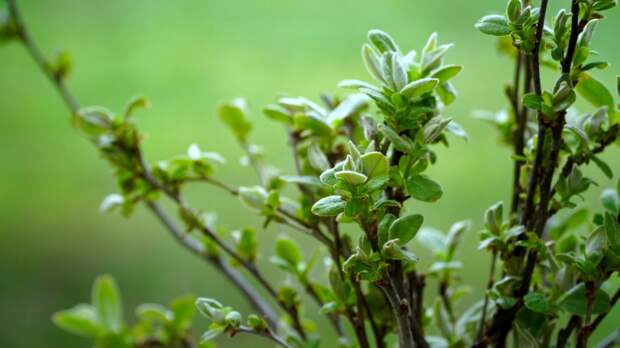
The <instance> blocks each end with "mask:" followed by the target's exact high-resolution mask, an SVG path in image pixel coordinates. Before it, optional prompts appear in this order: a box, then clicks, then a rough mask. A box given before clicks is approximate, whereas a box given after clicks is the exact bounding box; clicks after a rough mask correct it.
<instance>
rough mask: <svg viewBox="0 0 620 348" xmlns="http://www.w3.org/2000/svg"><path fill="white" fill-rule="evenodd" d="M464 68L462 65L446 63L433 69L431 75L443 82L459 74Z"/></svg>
mask: <svg viewBox="0 0 620 348" xmlns="http://www.w3.org/2000/svg"><path fill="white" fill-rule="evenodd" d="M462 70H463V66H462V65H444V66H442V67H440V68H438V69H437V70H435V71H433V73H432V74H431V77H433V78H436V79H438V80H439V81H440V82H442V83H445V82H447V81H448V80H451V79H452V78H454V77H455V76H456V75H458V74H459V73H460V72H461V71H462Z"/></svg>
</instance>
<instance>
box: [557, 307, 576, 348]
mask: <svg viewBox="0 0 620 348" xmlns="http://www.w3.org/2000/svg"><path fill="white" fill-rule="evenodd" d="M580 325H581V317H580V316H578V315H572V316H571V317H570V319H569V321H568V324H566V327H565V328H563V329H562V330H560V331H559V332H558V338H557V343H556V345H555V347H556V348H564V347H565V346H566V343H567V342H568V339H569V338H570V336H571V335H572V334H573V331H574V330H575V329H576V328H577V327H579V326H580Z"/></svg>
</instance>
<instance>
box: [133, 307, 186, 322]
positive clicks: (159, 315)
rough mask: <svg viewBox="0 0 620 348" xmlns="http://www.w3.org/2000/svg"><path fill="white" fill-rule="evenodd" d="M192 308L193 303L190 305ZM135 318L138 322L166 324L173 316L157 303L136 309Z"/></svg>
mask: <svg viewBox="0 0 620 348" xmlns="http://www.w3.org/2000/svg"><path fill="white" fill-rule="evenodd" d="M191 305H192V307H193V306H194V303H193V302H192V303H191ZM136 316H138V318H140V320H147V321H149V322H160V323H167V322H168V321H170V320H172V319H173V318H174V314H172V312H171V311H170V310H168V308H166V307H165V306H163V305H160V304H159V303H142V304H141V305H139V306H138V307H136Z"/></svg>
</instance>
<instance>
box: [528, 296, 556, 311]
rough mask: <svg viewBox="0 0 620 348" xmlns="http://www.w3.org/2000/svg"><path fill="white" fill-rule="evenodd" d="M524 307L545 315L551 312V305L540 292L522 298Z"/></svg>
mask: <svg viewBox="0 0 620 348" xmlns="http://www.w3.org/2000/svg"><path fill="white" fill-rule="evenodd" d="M523 300H524V303H525V307H527V308H529V309H531V310H533V311H534V312H538V313H547V312H549V311H550V310H551V304H550V303H549V301H547V299H546V298H545V295H544V294H542V293H540V292H530V293H528V294H527V295H525V297H524V298H523Z"/></svg>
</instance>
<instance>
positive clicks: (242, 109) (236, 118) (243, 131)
mask: <svg viewBox="0 0 620 348" xmlns="http://www.w3.org/2000/svg"><path fill="white" fill-rule="evenodd" d="M217 113H218V115H219V117H220V119H221V120H222V121H223V122H224V123H225V124H226V125H227V126H228V127H229V128H230V129H231V130H232V132H233V134H234V135H235V137H236V138H237V140H239V141H240V142H245V141H246V140H247V137H248V135H249V134H250V131H251V130H252V124H251V123H250V121H249V119H248V113H249V111H248V106H247V103H246V101H245V100H243V99H234V100H232V101H230V102H227V103H224V104H222V105H220V107H219V108H218V109H217Z"/></svg>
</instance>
